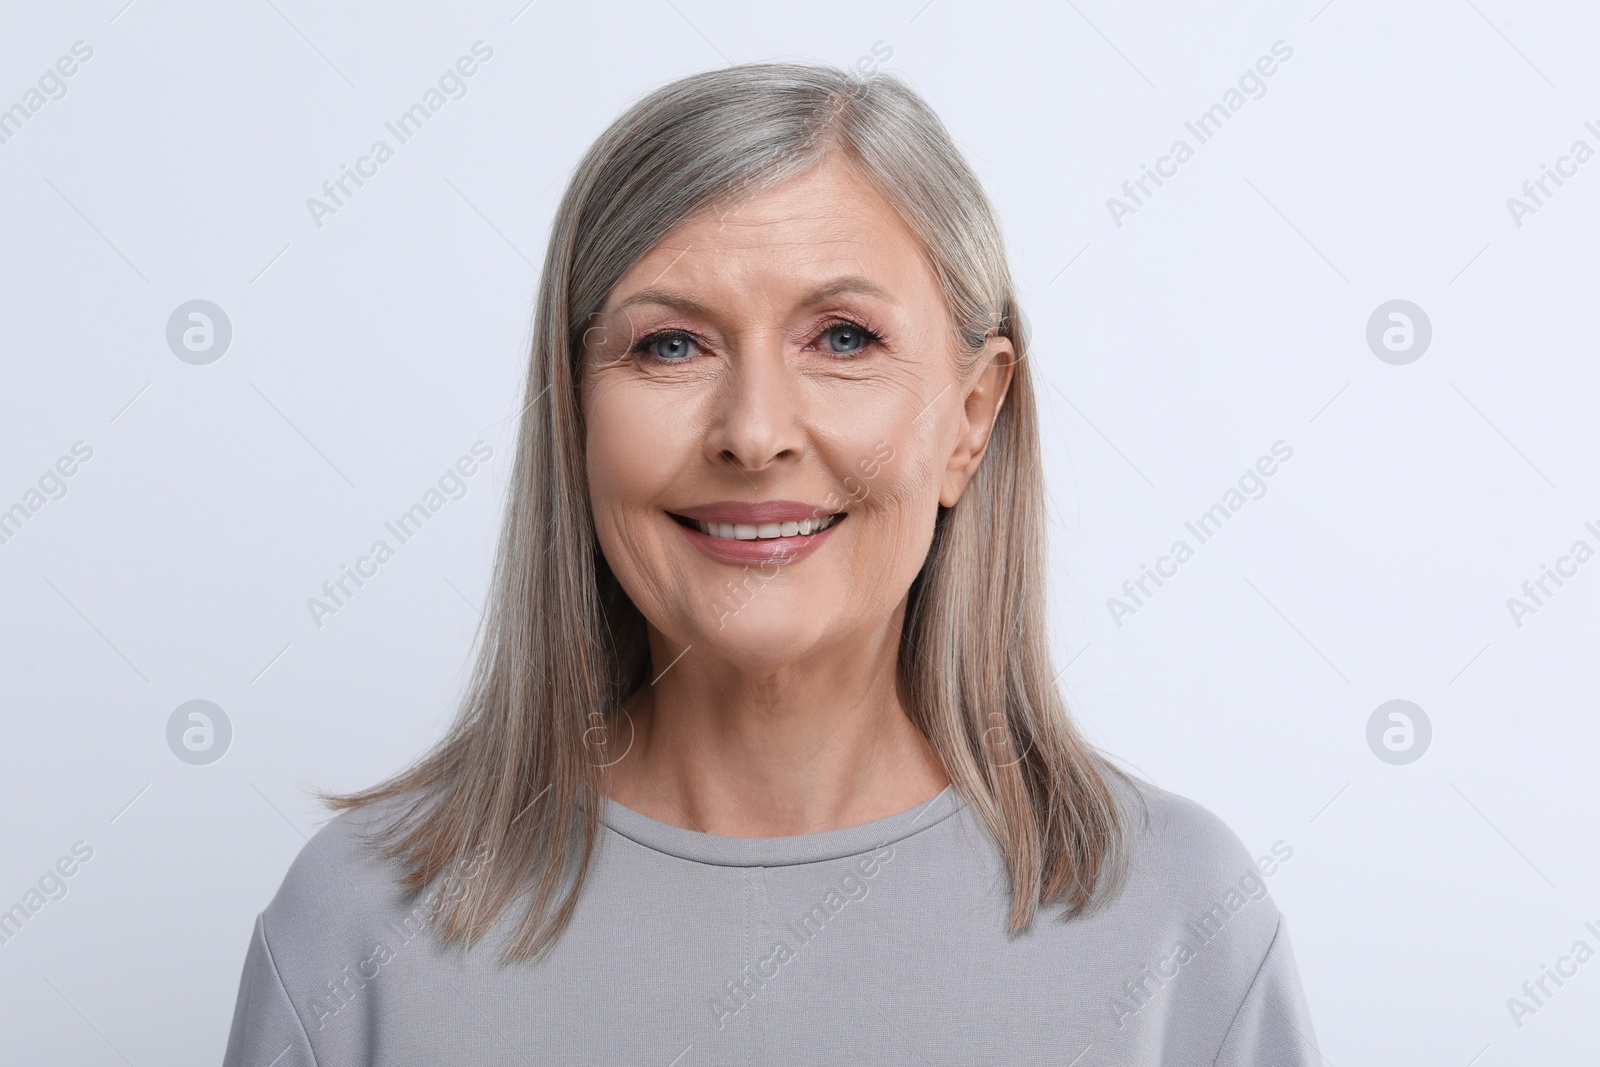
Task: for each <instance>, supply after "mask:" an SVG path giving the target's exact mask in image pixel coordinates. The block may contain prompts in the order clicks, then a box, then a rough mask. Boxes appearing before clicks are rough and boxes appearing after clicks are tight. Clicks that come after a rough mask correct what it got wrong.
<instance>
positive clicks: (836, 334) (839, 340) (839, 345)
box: [827, 323, 867, 352]
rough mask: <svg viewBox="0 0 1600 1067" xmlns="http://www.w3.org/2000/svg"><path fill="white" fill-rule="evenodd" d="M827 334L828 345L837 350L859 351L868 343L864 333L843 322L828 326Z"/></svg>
mask: <svg viewBox="0 0 1600 1067" xmlns="http://www.w3.org/2000/svg"><path fill="white" fill-rule="evenodd" d="M827 334H828V347H829V348H831V349H833V350H834V351H835V352H859V351H860V350H861V347H862V346H863V345H865V344H866V343H867V337H866V335H865V334H864V333H862V332H861V331H860V330H858V329H856V328H855V327H854V326H846V325H844V324H843V323H841V324H840V325H838V326H830V327H828V330H827Z"/></svg>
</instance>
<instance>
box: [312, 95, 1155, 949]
mask: <svg viewBox="0 0 1600 1067" xmlns="http://www.w3.org/2000/svg"><path fill="white" fill-rule="evenodd" d="M835 153H837V154H840V155H842V156H843V157H844V158H845V159H846V160H848V162H849V163H850V164H852V165H853V166H854V167H855V168H856V169H857V171H858V172H859V173H860V174H861V175H862V176H863V177H865V178H866V179H867V180H868V181H870V182H871V183H873V185H874V186H875V187H876V188H877V189H878V190H879V191H880V192H881V193H882V194H883V195H884V196H885V197H887V198H888V199H889V201H890V202H891V203H893V204H894V205H895V207H896V208H897V209H898V210H899V211H900V213H901V215H902V217H903V218H904V220H905V222H906V223H907V225H908V226H909V227H910V228H911V230H912V231H913V232H914V233H915V234H916V235H917V236H918V237H919V238H920V240H921V243H922V246H923V249H924V253H925V255H926V256H927V261H928V263H929V265H930V267H931V269H932V271H933V273H934V275H935V277H936V278H937V280H938V283H939V286H940V288H941V290H942V292H943V295H944V298H945V302H946V305H947V307H948V308H949V310H950V316H951V323H950V327H951V330H952V333H953V336H954V337H955V339H956V342H957V343H956V346H955V347H956V350H957V352H958V360H959V362H960V367H959V370H960V371H961V373H962V374H963V376H964V375H965V374H966V373H967V372H968V371H969V370H970V369H971V368H972V366H973V365H974V363H975V362H976V361H977V360H978V359H980V358H981V356H982V352H983V350H984V345H985V342H986V341H987V340H988V339H989V338H990V337H992V336H994V335H995V334H997V333H998V334H999V335H1001V336H1004V337H1006V338H1008V339H1009V340H1010V341H1011V343H1012V347H1013V349H1014V351H1015V354H1016V362H1015V364H1014V367H1013V378H1012V382H1011V386H1010V390H1009V393H1008V396H1007V398H1006V401H1005V403H1004V404H1003V406H1002V407H1001V409H1000V413H999V415H998V417H997V419H996V422H995V426H994V429H993V431H992V433H991V437H990V441H989V445H988V448H987V451H986V453H985V455H984V458H983V460H982V462H981V464H980V465H979V468H978V470H977V472H976V474H975V475H974V476H973V478H972V480H971V482H970V483H969V485H968V486H967V488H966V491H965V493H964V494H963V496H962V497H961V499H960V501H959V502H958V503H957V504H956V505H955V506H954V507H952V508H940V511H939V515H938V519H937V520H936V524H935V529H934V535H933V542H932V545H931V547H930V549H929V552H928V557H927V560H926V562H925V564H924V566H923V569H922V571H921V573H920V574H919V575H918V576H917V578H916V579H915V580H914V581H913V583H912V586H911V589H910V593H909V601H908V606H907V610H906V621H905V626H904V631H903V636H902V640H901V645H900V654H899V673H900V681H901V684H902V687H903V692H905V693H906V694H907V695H908V696H909V698H910V699H909V701H908V708H909V711H910V714H911V716H912V719H913V721H914V722H915V723H916V725H917V727H918V728H919V729H920V730H921V731H922V732H923V734H924V735H925V736H926V737H927V738H928V741H929V743H930V744H931V745H932V747H933V749H934V751H935V752H936V753H937V755H938V757H939V759H940V760H941V761H942V763H943V765H944V768H945V770H946V773H947V774H948V775H949V777H950V779H951V781H952V783H953V784H954V785H955V787H956V789H957V790H958V791H959V792H960V793H961V795H962V796H963V798H964V799H965V800H966V801H967V802H968V804H969V805H970V807H971V808H972V810H973V811H974V812H975V814H976V815H977V817H978V818H979V819H980V820H981V821H982V822H983V824H984V825H985V826H986V827H987V829H988V830H989V832H990V833H991V834H992V835H993V837H994V839H995V841H996V842H997V843H998V845H999V848H1000V850H1001V851H1002V853H1003V855H1004V857H1005V862H1006V865H1007V868H1008V871H1009V873H1010V884H1011V887H1012V895H1011V907H1010V914H1009V918H1008V928H1009V930H1010V932H1011V933H1012V934H1016V933H1019V932H1021V931H1022V930H1024V929H1026V928H1027V927H1028V926H1029V925H1031V923H1032V922H1033V919H1034V916H1035V913H1036V911H1037V908H1038V907H1039V906H1040V905H1041V904H1051V903H1059V904H1061V905H1062V907H1063V913H1064V914H1065V915H1067V916H1071V915H1076V914H1080V913H1083V912H1087V911H1089V910H1092V909H1093V908H1094V907H1096V906H1098V905H1099V904H1101V903H1103V902H1104V901H1105V900H1106V899H1108V898H1109V897H1110V896H1111V895H1113V894H1114V893H1115V892H1116V890H1117V888H1118V886H1120V884H1121V882H1122V880H1123V878H1124V877H1125V868H1126V859H1125V854H1126V847H1125V840H1126V835H1127V829H1126V812H1125V811H1124V810H1123V808H1122V807H1121V805H1120V804H1119V802H1118V797H1117V795H1116V793H1115V791H1114V789H1113V780H1114V779H1118V778H1121V777H1122V775H1121V772H1119V771H1117V770H1116V769H1115V768H1114V767H1112V766H1111V765H1110V764H1109V763H1108V762H1106V761H1105V760H1104V759H1103V758H1102V757H1101V756H1099V755H1098V754H1097V753H1096V752H1094V751H1093V750H1092V749H1091V748H1090V747H1089V746H1088V744H1087V743H1086V742H1085V741H1084V740H1083V739H1082V737H1081V736H1080V735H1079V734H1078V732H1077V730H1076V729H1075V727H1074V726H1073V724H1072V721H1071V719H1070V717H1069V716H1068V713H1067V709H1066V705H1065V702H1064V701H1063V699H1062V697H1061V694H1060V692H1059V690H1058V689H1057V687H1056V684H1055V678H1056V677H1057V675H1056V673H1055V671H1054V670H1053V669H1052V666H1051V657H1050V650H1049V645H1048V638H1047V620H1046V611H1045V600H1044V587H1045V577H1046V563H1045V541H1044V538H1045V511H1044V479H1043V473H1042V470H1041V463H1040V449H1039V426H1038V420H1037V413H1036V409H1035V405H1034V398H1033V393H1032V389H1033V386H1032V382H1031V377H1030V375H1029V372H1028V368H1029V363H1028V360H1027V359H1026V358H1025V356H1026V354H1027V338H1026V336H1025V335H1024V329H1023V323H1022V321H1021V316H1020V310H1019V308H1018V306H1017V300H1016V294H1015V289H1014V286H1013V283H1012V279H1011V273H1010V269H1009V267H1008V265H1007V260H1006V254H1005V247H1004V242H1003V239H1002V236H1001V231H1000V226H999V223H998V221H997V219H996V215H995V212H994V209H993V207H992V205H991V204H990V203H989V200H988V198H987V197H986V196H985V194H984V192H983V189H982V187H981V185H980V184H979V181H978V178H977V176H976V175H975V174H974V173H973V171H972V169H971V167H969V166H968V164H967V162H966V161H965V160H964V159H963V158H962V156H961V153H960V152H959V150H958V149H957V148H956V146H955V144H954V142H953V141H952V140H951V137H950V135H949V133H948V131H947V130H946V129H945V127H944V125H943V123H941V122H940V121H939V118H938V116H936V115H935V114H934V113H933V111H932V110H931V109H930V108H929V107H928V105H927V104H926V103H925V102H924V101H923V100H922V99H921V98H920V97H919V96H918V95H917V94H916V92H915V91H913V90H912V89H911V88H910V87H909V86H908V85H907V84H906V83H905V82H904V81H902V80H901V79H900V78H899V77H898V76H897V75H895V74H892V73H888V72H882V71H880V72H875V73H872V74H869V75H864V76H858V75H852V74H849V73H846V72H845V71H842V70H837V69H834V68H831V67H825V66H818V65H810V64H800V63H750V64H741V65H737V66H731V67H726V68H722V69H720V70H713V71H707V72H703V73H699V74H694V75H691V76H689V77H686V78H682V79H680V80H678V81H675V82H672V83H671V84H669V85H666V86H664V87H662V88H660V89H658V90H656V91H654V92H652V93H650V94H649V95H647V96H646V97H644V98H643V99H641V100H640V101H638V102H637V103H636V104H634V105H633V106H632V107H630V108H629V109H628V110H627V111H626V112H625V113H624V114H623V115H622V116H621V117H620V118H618V119H617V120H616V121H615V122H614V123H612V125H611V126H610V127H609V128H608V129H607V130H606V131H605V132H604V133H603V134H602V135H601V136H600V138H599V139H598V140H597V141H596V142H595V143H594V144H593V145H592V146H591V147H590V149H589V150H588V152H587V153H585V155H584V157H583V159H582V161H581V162H580V163H579V164H578V167H577V170H576V171H575V172H574V174H573V177H572V179H571V182H570V184H569V185H568V187H567V190H566V193H565V195H564V196H563V197H562V200H561V205H560V208H559V209H558V211H557V214H556V218H555V222H554V225H553V227H552V230H551V235H550V244H549V248H548V251H547V253H546V256H545V263H544V270H543V273H542V276H541V278H540V281H539V293H538V301H537V309H536V312H535V319H534V335H533V343H532V352H531V358H530V360H529V366H528V376H527V384H526V390H525V394H524V399H525V401H526V403H527V405H528V407H527V409H526V411H527V414H526V415H525V417H524V419H523V421H522V423H521V426H520V428H519V433H518V438H517V448H516V458H515V467H514V471H513V474H512V479H511V487H510V495H509V499H508V501H507V508H506V514H505V520H504V525H503V527H502V531H501V535H500V542H499V546H498V553H497V557H496V562H495V569H494V575H493V578H492V588H491V590H490V604H489V608H488V610H487V612H486V613H485V621H484V623H483V626H482V627H481V629H480V631H479V641H478V649H479V651H478V658H477V661H476V664H475V667H474V671H473V675H472V678H471V679H470V682H469V684H468V687H467V690H466V692H465V693H464V695H463V698H462V701H461V706H460V709H459V713H458V715H457V718H456V721H455V723H454V724H453V725H452V727H451V729H450V731H449V732H448V733H447V735H446V736H445V737H444V738H443V739H442V740H441V741H440V742H439V744H438V745H437V746H436V747H435V748H434V749H433V750H432V751H430V752H429V753H428V754H427V755H425V756H424V757H423V758H422V759H420V760H419V761H418V762H417V763H416V764H414V765H413V766H412V767H410V768H409V769H407V770H405V771H404V772H402V773H400V774H398V775H396V776H395V777H394V778H392V779H390V780H388V781H386V782H383V783H381V784H379V785H376V786H373V787H372V788H370V789H366V790H363V791H360V792H357V793H352V794H346V795H325V796H324V800H326V801H327V802H328V803H329V804H330V806H332V807H334V808H335V809H353V808H360V807H363V806H366V805H372V804H377V803H379V802H394V803H395V804H396V805H397V807H396V808H395V809H394V811H393V814H392V816H391V817H389V818H387V819H385V820H383V826H382V829H381V830H380V831H379V832H377V833H375V834H373V835H372V836H371V841H372V843H373V844H374V845H376V846H378V847H381V848H382V849H383V850H384V852H385V853H386V854H387V855H388V856H389V857H390V858H392V859H395V860H397V861H399V863H400V866H401V868H402V870H403V871H404V878H403V885H404V886H405V887H406V888H407V889H408V890H409V891H411V892H413V893H419V892H421V891H422V889H424V888H425V887H426V886H427V885H428V884H429V883H430V882H432V881H434V880H435V879H436V878H439V877H440V876H443V877H444V879H445V881H446V883H447V884H448V883H450V882H451V881H452V880H454V879H456V878H458V873H457V872H458V871H459V869H460V864H461V863H462V862H464V861H465V859H466V858H468V857H470V856H473V855H475V854H481V853H482V852H483V851H484V850H488V851H489V852H490V853H491V854H492V855H493V856H494V857H495V863H494V865H493V869H492V870H490V871H489V872H488V873H487V874H483V875H480V876H478V877H476V878H475V879H473V881H472V882H471V884H469V885H464V886H463V887H462V888H461V891H460V892H457V893H445V894H443V895H442V896H441V897H440V898H439V901H440V902H439V904H438V906H437V907H436V909H435V916H434V917H435V918H436V919H438V920H440V922H439V934H440V937H441V938H442V939H443V940H444V941H446V942H450V941H455V940H464V941H467V942H469V943H470V941H471V940H472V939H473V938H474V937H475V936H476V935H477V934H479V933H480V932H482V931H484V930H486V929H487V928H488V927H489V926H490V925H491V924H493V923H494V922H495V920H496V919H497V918H498V917H499V916H500V915H501V914H502V913H503V912H504V911H505V909H506V908H507V907H508V906H509V905H510V904H511V903H512V901H513V900H514V899H515V898H516V897H518V896H519V895H521V893H522V892H523V889H524V888H525V887H526V886H527V884H528V883H529V881H530V880H531V881H534V882H536V883H537V892H536V893H535V894H534V895H533V897H532V900H531V902H530V903H529V906H528V907H527V910H526V911H525V913H524V914H523V916H522V919H521V921H520V923H519V925H518V928H517V930H516V933H515V935H514V936H513V938H512V939H511V943H510V944H509V946H508V948H507V950H506V952H505V954H504V955H505V958H506V959H507V960H516V959H534V958H537V957H538V956H540V955H542V954H543V953H544V952H545V951H546V950H547V949H548V948H549V947H550V946H551V945H553V944H554V942H555V940H556V939H557V938H558V937H559V936H560V934H561V931H562V930H563V929H565V927H566V924H567V922H568V921H569V920H570V918H571V916H572V913H573V910H574V908H575V906H576V902H577V899H578V893H579V890H580V889H581V887H582V884H583V881H584V877H585V875H586V873H587V871H588V869H589V864H590V861H591V858H592V856H593V852H594V849H595V846H596V843H597V840H598V835H599V833H600V829H601V822H600V820H601V812H602V809H603V807H604V804H605V803H606V797H605V794H604V791H603V788H602V776H601V769H600V767H599V765H598V764H599V759H598V758H597V755H598V752H599V748H598V746H596V745H595V744H593V743H592V735H593V734H595V733H596V731H600V732H602V733H603V732H604V731H606V730H610V729H612V728H614V726H615V725H616V724H615V719H616V718H617V716H618V708H619V705H620V704H621V702H622V700H623V699H625V698H626V697H627V696H629V695H630V694H631V693H632V692H633V691H634V690H636V689H637V688H638V687H639V686H640V685H642V684H644V683H645V682H646V681H647V679H648V678H649V677H650V666H651V665H650V661H649V648H648V644H647V642H646V626H645V621H644V618H643V616H642V615H641V614H640V613H639V611H638V609H637V608H636V607H635V606H634V605H633V604H632V602H631V601H630V600H629V599H628V597H627V595H626V594H625V593H624V592H623V590H622V588H621V587H620V585H619V584H618V582H617V580H616V578H615V577H614V575H613V574H612V573H611V570H610V568H609V567H608V566H607V564H606V561H605V559H604V557H603V555H601V553H600V551H599V548H598V543H597V541H596V536H595V529H594V520H593V516H592V514H591V512H590V509H589V502H588V489H587V481H586V477H585V472H584V457H583V451H584V437H583V425H582V416H581V410H580V406H579V392H578V390H579V385H580V382H581V361H582V358H583V354H584V344H583V341H584V332H585V330H586V329H587V328H588V324H589V323H591V322H592V321H593V317H594V315H595V314H596V313H597V312H598V311H599V309H600V308H601V306H602V304H603V303H604V301H605V299H606V297H607V295H608V294H609V293H610V291H611V289H612V288H613V287H614V286H615V285H616V283H617V281H618V280H619V279H621V278H622V276H623V275H624V274H625V273H626V272H627V271H628V270H629V269H630V268H631V267H632V266H633V265H634V264H635V263H636V262H638V260H639V259H640V258H641V257H643V256H644V255H645V253H647V252H648V251H649V250H650V249H651V248H653V247H654V246H655V245H656V244H657V243H658V242H659V241H660V240H661V239H662V238H663V237H665V236H666V235H667V234H668V233H669V232H670V231H671V230H672V229H674V228H675V227H677V226H678V225H680V224H681V223H683V222H684V221H686V220H688V219H689V218H690V217H692V216H696V215H697V214H699V213H702V212H706V211H715V210H718V209H719V208H720V209H723V210H727V209H729V208H730V207H731V206H732V205H734V204H736V203H737V202H738V201H739V199H740V198H742V197H747V196H752V195H755V194H756V193H759V192H760V191H761V190H763V189H765V188H768V187H770V186H771V185H774V184H776V183H778V182H781V181H783V180H785V179H786V178H790V177H793V176H797V175H799V174H800V173H802V172H804V171H806V170H808V169H810V168H812V167H814V166H816V165H818V164H819V163H821V162H822V161H824V160H825V159H827V158H829V157H830V156H832V155H834V154H835ZM546 394H548V396H547V395H546ZM997 726H998V727H999V728H997ZM563 885H564V886H565V891H564V892H563V891H562V887H563ZM558 897H559V900H558ZM446 901H448V903H446Z"/></svg>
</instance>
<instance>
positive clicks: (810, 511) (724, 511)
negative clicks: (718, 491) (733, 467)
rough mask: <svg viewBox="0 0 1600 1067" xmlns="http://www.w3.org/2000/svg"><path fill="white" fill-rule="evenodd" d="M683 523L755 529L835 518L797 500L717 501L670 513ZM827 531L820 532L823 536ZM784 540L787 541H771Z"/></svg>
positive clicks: (818, 505) (825, 509) (816, 506)
mask: <svg viewBox="0 0 1600 1067" xmlns="http://www.w3.org/2000/svg"><path fill="white" fill-rule="evenodd" d="M672 514H674V515H682V516H683V517H684V518H686V519H699V520H700V521H701V522H734V523H744V524H746V525H750V526H759V525H761V524H762V523H769V522H802V521H804V520H806V519H821V518H826V517H827V516H829V515H832V514H835V513H834V512H833V511H830V510H829V509H827V508H825V507H822V506H821V505H820V504H802V503H800V502H799V501H798V500H756V501H748V502H747V501H742V500H718V501H716V502H715V503H712V504H698V505H696V506H694V507H692V508H683V509H682V510H679V511H674V512H673V513H672ZM826 532H827V531H826V530H824V531H823V533H826ZM774 540H788V538H774Z"/></svg>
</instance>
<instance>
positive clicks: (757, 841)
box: [601, 782, 964, 867]
mask: <svg viewBox="0 0 1600 1067" xmlns="http://www.w3.org/2000/svg"><path fill="white" fill-rule="evenodd" d="M963 804H964V802H963V801H962V799H961V794H960V793H958V792H957V791H956V787H955V783H953V782H952V783H951V784H949V785H947V786H945V787H944V788H943V789H941V790H940V791H939V793H938V794H937V795H935V796H934V797H933V798H932V799H930V800H926V801H923V802H922V803H921V804H918V805H916V806H915V807H911V808H907V809H906V810H905V811H898V812H895V813H894V814H893V815H886V816H884V817H883V818H881V819H874V820H872V821H871V822H864V823H859V824H857V825H855V826H842V827H840V828H838V829H837V830H823V831H820V832H818V833H812V834H793V835H789V836H785V837H730V836H727V835H724V834H706V833H701V832H700V831H698V830H689V829H686V828H684V827H682V826H674V825H672V824H671V823H665V822H662V821H660V820H659V819H652V818H651V817H650V816H648V815H643V814H641V813H639V812H637V811H634V810H633V809H632V808H629V807H626V806H624V805H622V804H620V803H618V802H617V801H615V800H612V799H611V798H610V797H606V798H605V806H604V808H603V809H602V811H601V821H602V822H604V823H605V824H606V826H608V827H609V828H610V829H611V830H613V831H614V832H616V833H618V834H620V835H621V836H623V837H625V838H627V839H628V840H630V841H632V842H634V843H635V844H638V845H643V846H644V847H645V848H648V849H651V850H653V851H656V852H662V853H665V854H667V855H669V856H676V857H677V858H678V859H684V860H690V861H691V862H694V863H705V864H711V865H713V866H717V867H787V866H792V865H794V864H799V863H820V862H823V861H825V860H834V859H842V858H843V857H845V856H857V855H860V854H861V853H863V852H868V851H870V850H872V849H874V848H879V847H882V846H883V845H890V844H894V843H895V842H897V841H903V840H905V839H906V838H908V837H910V836H912V835H913V834H919V833H922V832H923V831H925V830H927V829H929V828H931V827H933V826H935V825H937V824H938V823H940V822H943V821H944V820H945V819H947V818H949V817H950V816H951V815H953V814H954V813H955V812H956V811H958V810H959V809H960V808H961V807H962V806H963Z"/></svg>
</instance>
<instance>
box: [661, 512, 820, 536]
mask: <svg viewBox="0 0 1600 1067" xmlns="http://www.w3.org/2000/svg"><path fill="white" fill-rule="evenodd" d="M838 517H839V516H837V515H824V516H823V517H822V518H820V519H804V520H802V521H800V522H764V523H761V524H760V525H756V524H754V523H744V522H701V521H699V520H698V519H696V520H693V521H694V525H695V529H697V530H699V531H700V532H701V533H703V534H710V535H711V536H712V537H724V538H727V539H729V540H732V541H756V540H759V539H761V538H764V537H805V536H807V535H809V534H814V533H820V532H821V531H823V530H826V529H827V528H828V527H830V526H832V525H833V520H835V519H837V518H838Z"/></svg>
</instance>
